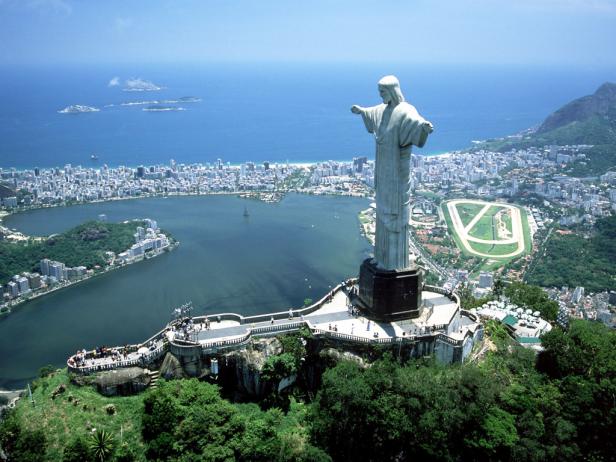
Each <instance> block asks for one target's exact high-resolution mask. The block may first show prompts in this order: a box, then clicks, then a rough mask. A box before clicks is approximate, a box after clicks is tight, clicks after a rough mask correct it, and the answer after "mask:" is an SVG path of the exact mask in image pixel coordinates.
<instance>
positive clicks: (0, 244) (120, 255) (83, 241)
mask: <svg viewBox="0 0 616 462" xmlns="http://www.w3.org/2000/svg"><path fill="white" fill-rule="evenodd" d="M104 219H105V218H104V217H103V219H102V220H100V221H89V222H86V223H84V224H82V225H79V226H77V227H75V228H72V229H70V230H68V231H66V232H64V233H61V234H53V235H51V236H49V237H46V238H40V237H28V236H24V235H23V234H21V233H12V234H11V235H9V236H8V237H9V238H12V239H8V238H7V239H4V240H1V241H0V296H1V297H2V298H1V299H0V315H5V314H8V313H9V312H10V311H11V309H12V308H14V307H15V306H17V305H19V304H21V303H23V302H25V301H27V300H31V299H33V298H36V297H39V296H42V295H45V294H48V293H50V292H53V291H55V290H58V289H62V288H65V287H68V286H70V285H73V284H76V283H78V282H81V281H84V280H86V279H89V278H91V277H93V276H96V275H98V274H102V273H105V272H107V271H111V270H113V269H117V268H119V267H122V266H125V265H128V264H131V263H136V262H138V261H142V260H145V259H148V258H152V257H155V256H158V255H160V254H162V253H163V252H166V251H170V250H172V249H174V248H175V247H176V246H177V245H178V244H179V243H178V242H177V241H176V240H175V239H174V238H173V237H171V235H170V234H169V233H167V232H164V231H162V230H160V229H159V228H158V224H157V223H156V221H155V220H151V219H149V218H145V219H143V220H131V221H125V222H122V223H107V222H105V221H103V220H104ZM3 231H6V229H3Z"/></svg>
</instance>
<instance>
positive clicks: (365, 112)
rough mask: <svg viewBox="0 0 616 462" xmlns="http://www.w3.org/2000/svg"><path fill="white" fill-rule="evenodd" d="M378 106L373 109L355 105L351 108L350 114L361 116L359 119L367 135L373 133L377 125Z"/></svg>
mask: <svg viewBox="0 0 616 462" xmlns="http://www.w3.org/2000/svg"><path fill="white" fill-rule="evenodd" d="M378 109H379V107H378V106H374V107H362V106H358V105H357V104H354V105H353V106H352V107H351V112H352V113H353V114H361V118H362V119H363V121H364V125H365V126H366V130H368V132H369V133H374V132H375V130H376V127H377V125H378V120H377V119H378V114H377V112H378Z"/></svg>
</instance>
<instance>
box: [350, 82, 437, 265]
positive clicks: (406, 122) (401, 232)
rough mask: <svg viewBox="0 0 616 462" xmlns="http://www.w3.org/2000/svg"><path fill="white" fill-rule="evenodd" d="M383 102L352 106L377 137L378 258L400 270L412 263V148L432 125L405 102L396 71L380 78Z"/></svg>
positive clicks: (424, 139) (375, 178) (376, 245)
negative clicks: (367, 105) (410, 211)
mask: <svg viewBox="0 0 616 462" xmlns="http://www.w3.org/2000/svg"><path fill="white" fill-rule="evenodd" d="M379 93H380V95H381V98H383V104H379V105H378V106H372V107H361V106H353V107H352V108H351V111H352V112H353V113H355V114H361V116H362V118H363V120H364V124H365V125H366V129H367V130H368V131H369V132H370V133H372V134H374V138H375V140H376V169H375V170H376V171H375V174H374V186H375V189H376V242H375V246H374V257H375V259H376V263H377V267H378V268H379V269H382V270H393V271H401V270H406V269H408V268H409V266H410V259H409V244H408V239H409V215H410V213H409V202H410V193H411V191H410V178H409V175H410V158H411V146H413V145H415V146H419V147H422V146H423V145H424V144H425V142H426V140H427V139H428V135H429V134H430V133H432V130H433V127H432V124H431V123H430V122H428V121H427V120H425V119H424V118H423V117H421V116H420V115H419V113H418V112H417V110H416V109H415V107H413V106H412V105H410V104H409V103H407V102H406V101H405V100H404V96H403V95H402V92H401V91H400V83H399V82H398V79H397V78H396V77H394V76H393V75H388V76H386V77H383V78H382V79H381V80H379Z"/></svg>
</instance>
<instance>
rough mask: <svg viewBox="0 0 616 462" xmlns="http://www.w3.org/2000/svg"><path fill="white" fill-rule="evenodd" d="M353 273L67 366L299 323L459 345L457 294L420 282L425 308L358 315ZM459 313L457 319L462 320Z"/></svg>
mask: <svg viewBox="0 0 616 462" xmlns="http://www.w3.org/2000/svg"><path fill="white" fill-rule="evenodd" d="M356 282H357V280H356V279H349V280H347V281H344V282H342V283H340V284H339V285H338V286H336V287H335V288H333V289H332V290H331V291H330V292H329V293H327V294H326V295H325V296H324V297H323V298H322V299H321V300H319V301H317V302H316V303H314V304H312V305H310V306H308V307H305V308H302V309H289V310H288V311H281V312H276V313H268V314H263V315H257V316H248V317H245V316H241V315H239V314H235V313H221V314H218V315H216V314H215V315H207V316H195V317H189V316H185V317H182V318H180V319H177V320H175V321H172V322H171V323H169V324H168V325H167V326H166V327H165V328H164V329H162V330H161V331H160V332H157V333H156V334H155V335H153V336H152V337H150V338H149V339H148V340H146V341H145V342H143V343H141V344H137V345H129V346H126V347H115V348H107V349H104V350H102V351H101V349H100V348H99V349H97V350H93V351H81V352H78V353H77V354H75V355H73V356H71V357H70V358H69V359H68V361H67V365H68V368H69V370H70V371H71V372H74V373H79V374H89V373H92V372H97V371H103V370H110V369H115V368H121V367H129V366H141V367H148V366H149V365H151V364H153V363H156V361H157V360H158V359H160V358H161V357H162V356H163V355H164V354H165V353H166V352H167V351H171V352H172V353H173V352H174V351H178V350H185V349H191V350H192V349H198V350H199V351H200V353H201V354H204V355H208V354H215V353H218V352H221V351H225V350H232V349H236V348H239V347H241V346H243V345H246V344H248V343H249V342H250V341H251V339H252V338H256V337H270V336H275V335H278V334H281V333H286V332H295V331H298V330H299V329H301V328H307V329H309V330H310V331H311V332H312V333H313V334H314V335H317V336H326V337H330V338H333V339H338V340H342V341H349V342H357V343H375V344H388V343H389V344H391V343H402V342H416V341H419V340H421V339H422V338H429V337H434V336H437V337H438V338H439V339H441V340H442V341H444V342H446V343H448V344H450V345H460V346H461V345H462V342H463V341H464V338H465V336H466V335H468V332H469V329H470V328H471V327H472V326H476V322H475V321H476V319H467V318H466V317H461V316H460V314H461V313H460V304H459V300H458V297H457V295H455V294H452V293H449V292H447V291H445V290H443V289H441V288H437V287H430V286H426V287H424V291H423V292H422V300H423V302H422V303H423V306H424V309H423V311H422V314H421V316H420V317H419V318H416V319H408V320H404V321H398V322H390V323H388V322H376V321H373V320H370V319H368V318H366V317H364V316H363V315H362V313H361V312H359V311H358V310H357V309H356V308H355V307H354V306H353V304H352V300H353V298H354V295H355V293H356V286H355V284H356ZM461 319H462V320H461Z"/></svg>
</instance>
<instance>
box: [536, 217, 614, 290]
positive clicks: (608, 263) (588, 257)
mask: <svg viewBox="0 0 616 462" xmlns="http://www.w3.org/2000/svg"><path fill="white" fill-rule="evenodd" d="M614 262H616V217H615V216H612V217H608V218H603V219H601V220H599V221H597V224H596V227H595V231H594V234H593V235H592V236H591V237H590V238H589V239H585V238H583V237H580V236H578V235H575V234H559V233H553V235H552V237H551V238H550V239H549V240H548V242H547V244H546V247H545V253H544V255H543V256H540V257H538V258H537V259H536V261H535V262H534V264H533V265H534V266H533V267H532V268H531V270H530V271H528V272H527V273H526V274H525V280H526V282H528V283H530V284H537V285H540V286H543V287H562V286H568V287H576V286H583V287H584V288H585V289H586V291H587V292H600V291H603V290H606V289H607V290H616V264H614Z"/></svg>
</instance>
